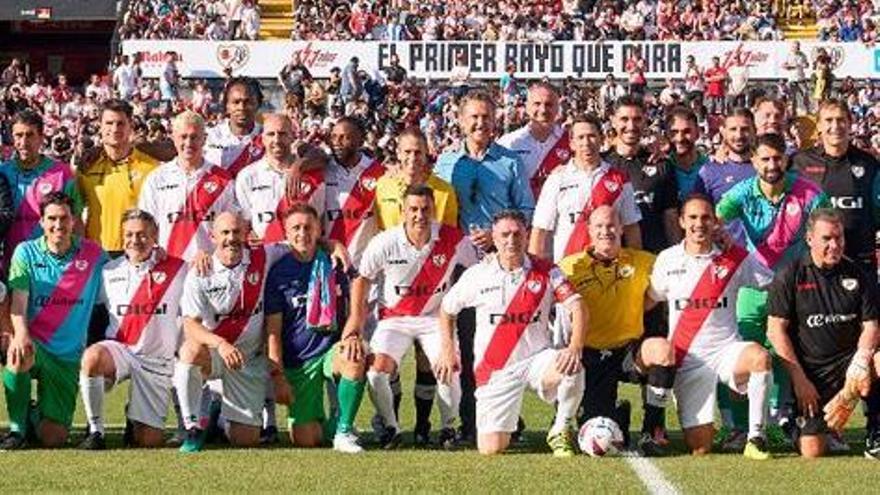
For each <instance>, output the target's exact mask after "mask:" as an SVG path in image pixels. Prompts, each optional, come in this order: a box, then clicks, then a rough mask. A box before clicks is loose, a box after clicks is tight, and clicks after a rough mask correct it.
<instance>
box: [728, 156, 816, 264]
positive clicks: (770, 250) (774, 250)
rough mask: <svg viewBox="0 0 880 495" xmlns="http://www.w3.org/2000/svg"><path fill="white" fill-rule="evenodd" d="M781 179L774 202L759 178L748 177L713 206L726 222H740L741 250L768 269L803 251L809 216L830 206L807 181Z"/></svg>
mask: <svg viewBox="0 0 880 495" xmlns="http://www.w3.org/2000/svg"><path fill="white" fill-rule="evenodd" d="M784 180H785V191H784V193H783V195H782V197H781V199H779V201H778V202H776V203H774V202H772V201H770V200H769V199H768V198H767V197H766V196H765V195H764V193H763V192H762V191H761V188H760V187H759V180H758V178H757V177H750V178H747V179H745V180H743V181H742V182H740V183H738V184H736V185H735V186H733V187H732V188H731V189H730V190H728V191H727V192H726V193H724V194H723V195H722V196H721V198H720V200H719V201H718V204H717V206H716V207H715V210H716V212H717V214H718V217H719V218H721V219H722V220H724V221H725V222H731V221H733V220H739V221H740V223H741V225H742V227H743V230H744V233H745V241H746V246H744V247H746V248H748V250H749V251H751V252H753V253H755V255H756V256H757V258H758V260H759V261H761V263H762V264H763V265H764V266H766V267H768V268H771V269H777V268H780V267H782V266H783V265H784V264H786V263H788V262H789V261H791V260H794V259H796V258H797V257H798V256H800V255H801V254H802V253H803V252H804V250H805V249H806V243H805V242H804V234H805V232H806V225H807V219H808V218H809V217H810V213H811V212H812V211H813V210H814V209H816V208H821V207H826V206H830V205H831V203H830V201H829V199H828V196H827V195H826V194H825V193H824V192H822V190H821V189H820V188H819V186H817V185H816V184H814V183H812V182H810V181H809V180H807V179H804V178H803V177H801V176H799V175H796V174H793V173H789V174H787V175H786V176H785V179H784Z"/></svg>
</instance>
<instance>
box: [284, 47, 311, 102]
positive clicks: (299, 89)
mask: <svg viewBox="0 0 880 495" xmlns="http://www.w3.org/2000/svg"><path fill="white" fill-rule="evenodd" d="M311 79H312V74H311V72H309V69H308V68H307V67H306V66H305V65H304V64H303V63H302V58H301V55H300V52H298V51H297V52H294V53H293V55H292V56H291V57H290V62H288V63H287V65H285V66H284V67H283V68H282V69H281V72H280V73H279V74H278V82H279V83H280V84H281V87H282V88H284V91H285V92H287V93H292V94H294V95H296V97H298V98H299V99H300V101H302V100H304V99H305V97H306V92H305V85H306V84H309V82H310V81H311Z"/></svg>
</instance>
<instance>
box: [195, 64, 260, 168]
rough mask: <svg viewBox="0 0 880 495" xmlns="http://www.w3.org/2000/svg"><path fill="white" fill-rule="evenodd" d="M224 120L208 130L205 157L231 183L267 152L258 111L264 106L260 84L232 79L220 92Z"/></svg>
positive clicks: (243, 78) (247, 80)
mask: <svg viewBox="0 0 880 495" xmlns="http://www.w3.org/2000/svg"><path fill="white" fill-rule="evenodd" d="M222 103H223V111H224V115H225V117H226V118H225V119H223V120H222V121H221V122H220V123H219V124H217V125H215V126H213V127H211V128H210V129H208V130H207V136H206V148H205V157H206V158H207V160H208V161H209V162H211V163H214V164H217V165H219V166H220V167H222V168H223V169H225V170H226V171H227V172H228V173H229V175H230V176H232V178H233V179H235V178H236V177H237V176H238V174H239V172H241V171H242V169H244V168H245V167H247V166H248V165H250V164H251V163H254V162H255V161H257V160H259V159H260V158H262V157H263V154H264V153H265V152H266V147H265V145H264V144H265V143H263V140H262V129H261V128H260V124H258V123H257V121H256V119H257V111H258V110H259V108H260V106H261V105H262V104H263V92H262V90H261V89H260V82H259V81H257V80H256V79H251V78H249V77H233V78H232V79H230V80H228V81H227V82H226V85H225V87H224V88H223V98H222Z"/></svg>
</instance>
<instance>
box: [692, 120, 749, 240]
mask: <svg viewBox="0 0 880 495" xmlns="http://www.w3.org/2000/svg"><path fill="white" fill-rule="evenodd" d="M721 137H722V140H723V146H724V147H725V148H726V150H727V155H726V160H725V161H724V162H718V161H715V160H714V159H713V160H711V161H710V162H709V163H708V164H706V166H705V167H702V168H701V169H700V173H699V178H698V179H697V182H696V183H695V184H694V192H695V193H697V194H704V195H706V196H708V197H709V198H711V199H712V203H713V204H718V201H719V200H720V199H721V196H722V195H723V194H724V193H726V192H727V191H728V190H730V188H731V187H733V186H734V185H736V184H738V183H739V182H740V181H742V180H744V179H748V178H749V177H753V176H754V175H755V168H754V167H753V166H752V162H751V157H752V149H753V146H754V141H755V118H754V116H753V115H752V112H751V111H750V110H748V109H745V108H735V109H733V110H732V111H730V113H728V114H727V115H726V116H725V117H724V125H723V126H722V127H721ZM725 227H727V230H728V231H729V232H730V235H731V236H732V237H733V240H734V242H736V243H737V244H738V245H739V246H745V245H746V237H745V232H744V231H743V227H742V223H741V222H739V221H731V222H729V223H728V224H726V225H725Z"/></svg>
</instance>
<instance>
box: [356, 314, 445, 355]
mask: <svg viewBox="0 0 880 495" xmlns="http://www.w3.org/2000/svg"><path fill="white" fill-rule="evenodd" d="M417 340H418V341H419V344H421V346H422V350H423V351H425V356H426V357H427V358H428V361H430V362H431V364H432V365H433V364H434V363H436V362H437V359H438V358H439V357H440V351H441V350H442V339H441V337H440V324H439V323H438V320H437V318H431V317H424V316H396V317H394V318H386V319H384V320H379V323H378V324H377V325H376V331H375V332H374V333H373V337H372V338H371V339H370V351H371V352H373V353H374V354H387V355H389V356H391V358H392V359H394V362H395V363H397V365H398V366H400V361H401V360H402V359H403V356H404V355H406V351H408V350H409V349H410V347H412V346H413V343H414V342H415V341H417ZM455 347H456V348H458V346H455Z"/></svg>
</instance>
